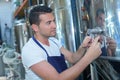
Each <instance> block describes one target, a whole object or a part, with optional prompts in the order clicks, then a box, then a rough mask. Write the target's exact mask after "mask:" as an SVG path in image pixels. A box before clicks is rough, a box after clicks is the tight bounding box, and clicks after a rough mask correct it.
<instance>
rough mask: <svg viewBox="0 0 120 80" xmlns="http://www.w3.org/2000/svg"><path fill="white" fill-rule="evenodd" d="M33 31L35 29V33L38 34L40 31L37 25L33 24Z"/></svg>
mask: <svg viewBox="0 0 120 80" xmlns="http://www.w3.org/2000/svg"><path fill="white" fill-rule="evenodd" d="M32 29H33V31H35V32H37V31H38V26H37V25H36V24H32Z"/></svg>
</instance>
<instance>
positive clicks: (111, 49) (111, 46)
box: [107, 37, 117, 56]
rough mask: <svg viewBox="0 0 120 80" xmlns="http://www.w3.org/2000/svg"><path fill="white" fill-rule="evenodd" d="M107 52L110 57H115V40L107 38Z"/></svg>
mask: <svg viewBox="0 0 120 80" xmlns="http://www.w3.org/2000/svg"><path fill="white" fill-rule="evenodd" d="M107 45H108V46H107V51H108V54H109V56H113V55H115V51H116V46H117V45H116V42H115V40H114V39H112V38H110V37H107Z"/></svg>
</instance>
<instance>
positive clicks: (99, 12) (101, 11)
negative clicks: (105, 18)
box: [96, 9, 105, 17]
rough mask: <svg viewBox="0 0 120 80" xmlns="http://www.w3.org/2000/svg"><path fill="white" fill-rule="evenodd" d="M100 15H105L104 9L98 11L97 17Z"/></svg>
mask: <svg viewBox="0 0 120 80" xmlns="http://www.w3.org/2000/svg"><path fill="white" fill-rule="evenodd" d="M100 14H105V12H104V10H103V9H97V11H96V17H98V16H99V15H100Z"/></svg>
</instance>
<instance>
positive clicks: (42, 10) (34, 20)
mask: <svg viewBox="0 0 120 80" xmlns="http://www.w3.org/2000/svg"><path fill="white" fill-rule="evenodd" d="M51 12H52V9H51V8H49V7H47V6H40V5H37V6H33V7H32V9H31V10H30V13H29V23H30V25H32V24H36V25H39V23H40V19H39V16H40V15H41V14H46V13H51Z"/></svg>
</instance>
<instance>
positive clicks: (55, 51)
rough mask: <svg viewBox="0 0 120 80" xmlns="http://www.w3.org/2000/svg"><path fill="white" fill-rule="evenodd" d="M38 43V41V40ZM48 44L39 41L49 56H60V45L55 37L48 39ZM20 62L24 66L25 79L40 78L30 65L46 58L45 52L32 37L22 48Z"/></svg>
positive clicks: (33, 79)
mask: <svg viewBox="0 0 120 80" xmlns="http://www.w3.org/2000/svg"><path fill="white" fill-rule="evenodd" d="M39 43H40V42H39ZM49 43H50V46H46V45H44V44H42V43H40V44H41V45H42V46H43V47H44V48H45V49H46V51H47V53H48V55H49V56H60V55H61V54H60V50H59V49H60V48H61V47H62V45H61V44H60V43H59V41H58V40H57V39H55V38H50V39H49ZM21 55H22V63H23V65H24V67H25V71H26V74H25V80H42V79H41V78H40V77H39V76H37V75H36V74H35V73H34V72H33V71H31V69H30V67H31V66H32V65H34V64H36V63H38V62H40V61H43V60H47V54H46V52H45V51H44V50H43V49H42V48H41V47H39V46H38V45H37V44H36V43H35V42H34V41H33V39H32V38H30V39H29V41H28V42H27V43H26V44H25V46H24V47H23V49H22V54H21Z"/></svg>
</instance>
